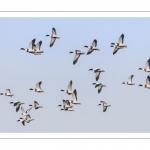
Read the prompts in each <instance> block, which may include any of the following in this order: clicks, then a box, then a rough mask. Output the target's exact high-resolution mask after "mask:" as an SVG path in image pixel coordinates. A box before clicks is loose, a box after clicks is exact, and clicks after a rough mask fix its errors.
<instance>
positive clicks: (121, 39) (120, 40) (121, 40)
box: [118, 34, 124, 44]
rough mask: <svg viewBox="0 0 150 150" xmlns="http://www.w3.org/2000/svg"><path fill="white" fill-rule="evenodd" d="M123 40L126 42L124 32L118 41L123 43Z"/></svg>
mask: <svg viewBox="0 0 150 150" xmlns="http://www.w3.org/2000/svg"><path fill="white" fill-rule="evenodd" d="M123 42H124V34H121V36H120V37H119V40H118V43H119V44H123Z"/></svg>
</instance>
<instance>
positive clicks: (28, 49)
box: [20, 38, 36, 52]
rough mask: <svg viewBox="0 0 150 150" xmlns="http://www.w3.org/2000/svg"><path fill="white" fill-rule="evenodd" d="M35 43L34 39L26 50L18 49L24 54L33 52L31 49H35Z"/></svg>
mask: <svg viewBox="0 0 150 150" xmlns="http://www.w3.org/2000/svg"><path fill="white" fill-rule="evenodd" d="M35 41H36V39H35V38H34V39H33V40H32V41H31V42H30V43H29V46H28V48H27V49H25V48H20V50H25V51H26V52H33V48H34V47H35V44H34V43H35Z"/></svg>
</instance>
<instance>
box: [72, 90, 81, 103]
mask: <svg viewBox="0 0 150 150" xmlns="http://www.w3.org/2000/svg"><path fill="white" fill-rule="evenodd" d="M69 102H70V103H72V104H81V103H80V102H78V101H77V90H76V89H75V90H74V91H73V93H72V100H70V101H69Z"/></svg>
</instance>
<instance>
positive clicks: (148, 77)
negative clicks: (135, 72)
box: [146, 76, 150, 85]
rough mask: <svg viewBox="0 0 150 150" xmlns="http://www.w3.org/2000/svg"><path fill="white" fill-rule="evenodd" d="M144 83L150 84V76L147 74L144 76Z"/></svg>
mask: <svg viewBox="0 0 150 150" xmlns="http://www.w3.org/2000/svg"><path fill="white" fill-rule="evenodd" d="M146 84H148V85H150V76H147V78H146Z"/></svg>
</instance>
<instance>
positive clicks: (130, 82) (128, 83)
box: [122, 75, 135, 85]
mask: <svg viewBox="0 0 150 150" xmlns="http://www.w3.org/2000/svg"><path fill="white" fill-rule="evenodd" d="M133 77H134V75H131V76H130V77H129V78H128V81H127V82H122V84H127V85H135V83H133V82H132V78H133Z"/></svg>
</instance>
